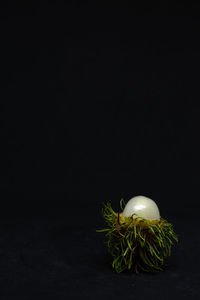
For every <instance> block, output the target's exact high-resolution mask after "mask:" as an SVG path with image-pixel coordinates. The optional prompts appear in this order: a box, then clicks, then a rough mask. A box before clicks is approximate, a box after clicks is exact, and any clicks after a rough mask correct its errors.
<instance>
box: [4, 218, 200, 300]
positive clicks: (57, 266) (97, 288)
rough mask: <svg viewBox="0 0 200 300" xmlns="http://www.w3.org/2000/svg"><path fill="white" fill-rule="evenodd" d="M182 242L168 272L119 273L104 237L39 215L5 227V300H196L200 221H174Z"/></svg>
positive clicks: (92, 231) (177, 247) (169, 265)
mask: <svg viewBox="0 0 200 300" xmlns="http://www.w3.org/2000/svg"><path fill="white" fill-rule="evenodd" d="M171 221H173V224H174V229H175V230H176V232H177V233H178V236H179V243H178V245H177V246H175V247H174V248H173V251H172V256H171V257H170V258H169V260H168V267H167V268H166V270H165V271H163V272H161V273H157V274H149V273H141V274H139V275H135V274H132V273H121V274H116V273H115V272H114V271H113V269H112V268H111V264H110V260H109V257H108V255H107V251H106V248H105V247H104V244H103V236H102V233H101V234H100V233H96V232H95V227H87V226H86V227H84V225H83V226H81V227H80V228H76V229H73V228H69V226H67V225H66V218H65V217H62V218H55V217H51V218H50V217H48V218H47V217H46V218H45V217H38V218H36V217H35V218H29V219H23V218H21V219H17V220H15V221H13V219H12V222H11V221H9V220H8V219H7V221H4V222H2V224H1V238H0V255H1V264H0V267H1V295H2V296H1V299H79V298H80V299H81V298H82V297H84V298H86V299H102V298H104V299H110V298H113V297H114V298H115V299H121V298H122V297H124V299H133V297H141V299H143V298H145V297H149V298H150V299H158V298H160V299H170V298H171V297H175V298H177V299H198V297H199V280H200V273H199V267H200V263H199V257H198V256H199V250H200V239H199V235H198V233H197V226H198V222H197V221H194V220H192V219H191V218H188V219H187V220H183V219H181V218H176V219H174V220H171Z"/></svg>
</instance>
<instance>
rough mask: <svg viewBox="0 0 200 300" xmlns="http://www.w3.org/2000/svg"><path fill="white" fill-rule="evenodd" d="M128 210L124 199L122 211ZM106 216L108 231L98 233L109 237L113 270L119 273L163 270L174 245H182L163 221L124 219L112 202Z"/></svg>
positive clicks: (105, 209)
mask: <svg viewBox="0 0 200 300" xmlns="http://www.w3.org/2000/svg"><path fill="white" fill-rule="evenodd" d="M124 206H125V203H124V201H123V199H122V200H121V201H120V209H121V210H123V207H124ZM102 215H103V218H104V220H105V223H106V224H107V227H106V228H104V229H100V230H97V232H105V234H106V240H107V241H106V244H107V247H108V252H109V253H110V255H111V257H112V259H113V261H112V267H113V268H114V269H115V271H116V272H117V273H120V272H122V271H124V270H131V269H133V270H134V271H135V272H136V273H138V272H139V271H140V270H142V271H146V272H158V271H161V270H163V267H164V266H165V265H166V258H167V257H168V256H170V255H171V246H172V245H173V242H174V241H176V242H178V237H177V235H176V234H175V232H174V230H173V226H172V224H170V223H169V222H167V221H166V220H164V219H163V218H161V219H160V220H159V221H157V222H155V221H150V220H147V219H143V218H133V216H132V217H129V218H122V217H121V214H119V213H116V212H115V211H114V210H113V209H112V207H111V204H110V203H109V202H108V203H107V204H105V205H104V207H103V209H102Z"/></svg>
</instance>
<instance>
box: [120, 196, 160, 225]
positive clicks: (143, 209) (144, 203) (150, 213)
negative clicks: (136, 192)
mask: <svg viewBox="0 0 200 300" xmlns="http://www.w3.org/2000/svg"><path fill="white" fill-rule="evenodd" d="M133 214H136V215H133ZM132 215H133V218H137V217H141V218H143V219H149V220H160V212H159V209H158V206H157V205H156V203H155V202H154V201H153V200H152V199H150V198H147V197H145V196H136V197H133V198H132V199H130V200H129V201H128V202H127V204H126V206H125V208H124V210H123V212H122V217H131V216H132Z"/></svg>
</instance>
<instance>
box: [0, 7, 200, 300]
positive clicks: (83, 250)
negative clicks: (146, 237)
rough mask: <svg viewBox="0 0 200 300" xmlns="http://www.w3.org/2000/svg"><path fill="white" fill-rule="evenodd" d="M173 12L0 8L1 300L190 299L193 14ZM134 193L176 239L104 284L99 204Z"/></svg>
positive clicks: (195, 71)
mask: <svg viewBox="0 0 200 300" xmlns="http://www.w3.org/2000/svg"><path fill="white" fill-rule="evenodd" d="M29 4H30V3H29ZM89 8H90V10H91V11H89ZM115 8H116V7H115ZM174 9H175V13H171V12H170V9H169V7H168V5H167V4H166V3H164V4H162V6H159V7H154V8H153V7H150V8H149V7H145V8H143V9H142V10H141V8H140V7H135V8H130V7H126V8H123V9H122V7H120V6H119V7H117V8H116V9H113V8H112V9H109V8H107V9H105V7H103V6H100V7H98V8H96V7H94V5H90V6H89V7H88V8H87V7H86V6H85V5H83V6H82V7H79V8H77V7H76V5H74V4H71V5H70V4H68V5H66V4H64V2H63V3H62V4H61V5H60V4H58V3H57V4H56V5H55V4H54V3H53V2H49V1H48V2H46V3H45V5H44V6H42V5H40V6H35V5H26V6H24V5H22V6H20V5H19V4H9V5H8V6H7V7H4V8H2V10H1V15H2V17H1V23H2V24H1V72H2V76H3V78H2V80H1V109H0V114H1V117H0V120H1V127H0V130H1V168H0V169H1V174H0V175H1V180H0V197H1V208H0V216H1V221H0V222H1V227H0V244H1V245H0V257H1V284H2V286H1V293H2V299H45V298H46V299H78V298H79V297H86V298H87V299H94V298H99V299H100V298H105V299H111V297H112V298H115V299H119V298H122V297H124V299H132V298H133V297H136V296H137V297H138V296H139V297H141V299H143V298H144V297H149V298H150V299H151V297H152V298H154V299H158V298H160V299H169V297H172V296H175V297H177V299H180V298H181V299H185V298H187V299H188V298H189V299H193V298H195V299H197V298H198V296H199V287H198V284H199V279H200V276H199V266H200V264H199V257H198V255H199V250H200V240H199V232H198V226H199V224H198V217H199V179H200V174H199V167H200V158H199V151H200V143H199V123H200V121H199V116H200V106H199V70H200V43H199V37H200V16H199V14H198V12H199V10H198V9H199V8H198V7H197V6H195V5H194V6H190V7H187V9H186V10H185V9H184V7H183V6H182V5H181V4H179V5H177V7H174ZM140 194H141V195H146V196H148V197H150V198H152V199H154V200H155V201H156V203H157V204H158V206H159V208H160V212H161V215H162V217H164V218H166V219H167V220H169V221H171V222H172V223H173V224H174V229H175V231H176V232H177V233H178V236H179V239H180V241H179V244H178V245H177V246H176V247H175V249H174V251H173V255H172V257H171V258H170V259H169V267H168V268H167V269H166V271H165V272H163V273H160V274H156V275H151V274H140V275H138V276H136V275H134V274H126V273H125V274H120V275H116V274H115V273H114V272H113V270H112V268H111V266H110V261H109V258H108V257H107V253H106V249H105V247H104V245H103V235H102V234H97V233H96V232H95V230H96V229H98V228H101V227H102V226H103V221H102V219H101V215H100V212H101V208H102V205H103V203H105V202H106V201H108V200H110V201H111V202H112V205H113V207H114V209H115V210H119V200H120V199H121V198H124V199H125V200H126V201H128V200H129V199H130V198H131V197H133V196H135V195H140Z"/></svg>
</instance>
